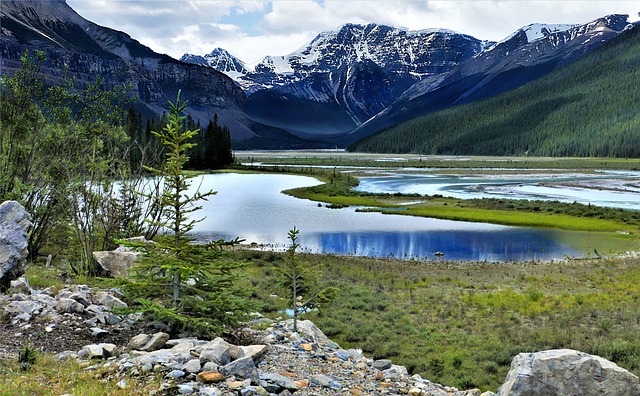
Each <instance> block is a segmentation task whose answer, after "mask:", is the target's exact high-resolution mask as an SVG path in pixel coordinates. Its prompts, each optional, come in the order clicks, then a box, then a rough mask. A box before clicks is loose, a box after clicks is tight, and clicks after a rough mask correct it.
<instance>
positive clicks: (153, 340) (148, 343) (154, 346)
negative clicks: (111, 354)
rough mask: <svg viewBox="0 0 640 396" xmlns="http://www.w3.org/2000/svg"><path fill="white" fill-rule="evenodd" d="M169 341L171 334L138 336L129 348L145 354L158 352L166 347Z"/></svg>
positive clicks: (159, 333)
mask: <svg viewBox="0 0 640 396" xmlns="http://www.w3.org/2000/svg"><path fill="white" fill-rule="evenodd" d="M168 340H169V334H167V333H163V332H158V333H155V334H153V335H148V334H138V335H137V336H135V337H133V338H132V339H131V340H130V341H129V344H128V345H127V347H128V348H129V349H136V350H139V351H144V352H152V351H157V350H159V349H161V348H162V347H164V345H165V343H166V342H167V341H168Z"/></svg>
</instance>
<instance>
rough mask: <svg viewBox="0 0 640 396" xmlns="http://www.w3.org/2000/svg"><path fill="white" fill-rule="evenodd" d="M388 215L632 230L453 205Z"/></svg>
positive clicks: (587, 220)
mask: <svg viewBox="0 0 640 396" xmlns="http://www.w3.org/2000/svg"><path fill="white" fill-rule="evenodd" d="M385 213H393V214H405V215H412V216H421V217H435V218H440V219H447V220H460V221H471V222H483V223H493V224H503V225H510V226H520V227H544V228H558V229H563V230H572V231H602V232H615V231H620V230H628V229H629V226H627V225H626V224H621V223H619V222H617V221H613V220H604V219H592V218H583V217H576V216H569V215H565V214H547V213H528V212H514V211H506V210H490V209H476V208H468V207H453V206H416V207H410V208H407V210H402V211H385Z"/></svg>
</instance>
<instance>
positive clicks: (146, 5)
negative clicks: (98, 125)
mask: <svg viewBox="0 0 640 396" xmlns="http://www.w3.org/2000/svg"><path fill="white" fill-rule="evenodd" d="M67 3H68V4H69V5H70V6H71V7H72V8H73V9H74V10H76V12H78V13H79V14H80V15H82V16H83V17H85V18H86V19H89V20H90V21H92V22H95V23H97V24H99V25H102V26H107V27H110V28H113V29H117V30H121V31H124V32H126V33H128V34H129V35H131V36H132V37H133V38H134V39H136V40H138V41H140V42H142V43H143V44H145V45H147V46H149V47H151V48H152V49H153V50H155V51H156V52H160V53H166V54H168V55H171V56H173V57H175V58H179V57H180V56H182V55H183V54H184V53H187V52H188V53H192V54H198V55H203V54H206V53H209V52H211V51H212V50H213V49H214V48H215V47H222V48H224V49H226V50H227V51H229V52H231V53H232V54H234V55H235V56H237V57H239V58H240V59H242V60H243V61H245V62H247V63H249V64H252V63H255V62H258V61H260V60H261V59H262V58H263V57H264V56H266V55H286V54H289V53H291V52H293V51H295V50H296V49H298V48H300V47H301V46H302V45H304V44H305V43H307V42H309V41H310V40H312V39H313V38H314V37H315V36H316V35H317V34H318V33H320V32H322V31H326V30H332V29H335V28H337V27H339V26H341V25H343V24H345V23H369V22H375V23H382V24H388V25H392V26H398V27H404V28H408V29H411V30H420V29H428V28H444V29H450V30H454V31H457V32H460V33H465V34H469V35H472V36H474V37H476V38H479V39H483V40H496V41H497V40H501V39H503V38H505V37H507V36H508V35H510V34H511V33H513V32H514V31H515V30H517V29H518V28H520V27H522V26H525V25H528V24H531V23H553V24H556V23H571V24H573V23H585V22H588V21H591V20H593V19H596V18H599V17H601V16H604V15H608V14H614V13H618V14H619V13H622V14H629V15H630V16H631V20H634V21H635V20H638V12H640V2H638V1H636V0H633V1H631V0H609V1H599V0H587V1H584V0H581V1H578V0H575V1H573V0H561V1H549V0H547V1H526V0H435V1H432V0H422V1H416V0H391V1H387V0H368V1H364V0H276V1H267V0H135V1H134V0H67Z"/></svg>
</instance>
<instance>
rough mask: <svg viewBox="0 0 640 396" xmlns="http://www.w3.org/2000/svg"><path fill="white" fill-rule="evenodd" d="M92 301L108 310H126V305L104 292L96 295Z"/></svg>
mask: <svg viewBox="0 0 640 396" xmlns="http://www.w3.org/2000/svg"><path fill="white" fill-rule="evenodd" d="M94 300H95V302H97V303H98V304H100V305H104V306H105V307H106V308H108V309H113V308H127V304H126V303H125V302H123V301H122V300H120V299H119V298H118V297H115V296H113V295H112V294H109V293H107V292H104V291H102V292H98V293H96V295H95V298H94Z"/></svg>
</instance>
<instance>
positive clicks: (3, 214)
mask: <svg viewBox="0 0 640 396" xmlns="http://www.w3.org/2000/svg"><path fill="white" fill-rule="evenodd" d="M29 227H31V215H30V214H29V213H27V211H26V210H25V209H24V207H23V206H22V205H20V204H19V203H18V202H16V201H5V202H3V203H2V204H0V292H1V291H6V290H7V289H8V288H9V287H10V285H11V281H12V280H15V279H18V277H20V276H21V275H23V274H24V268H25V266H26V262H27V255H28V254H29V251H28V250H27V248H28V246H29V234H28V230H29Z"/></svg>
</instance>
